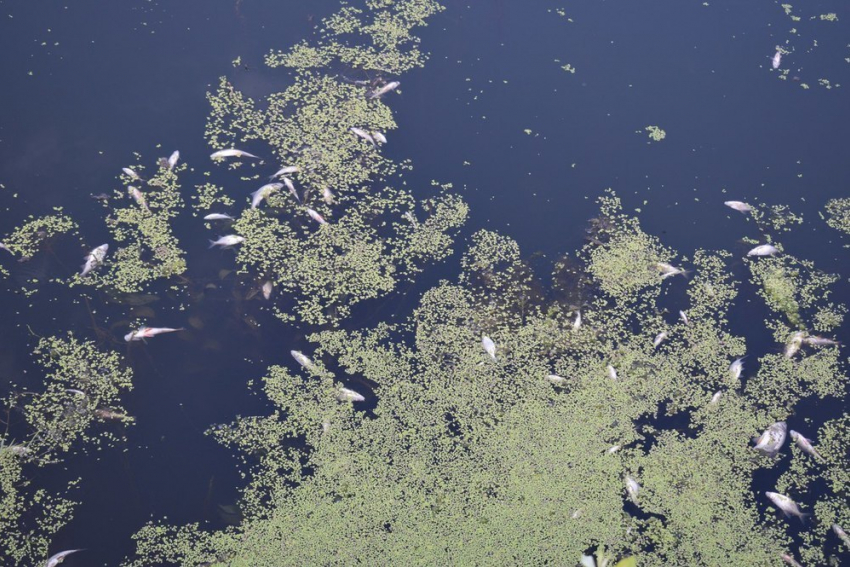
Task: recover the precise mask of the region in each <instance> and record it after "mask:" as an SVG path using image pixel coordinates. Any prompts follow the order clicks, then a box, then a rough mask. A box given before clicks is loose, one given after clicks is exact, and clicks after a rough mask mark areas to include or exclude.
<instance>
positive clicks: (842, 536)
mask: <svg viewBox="0 0 850 567" xmlns="http://www.w3.org/2000/svg"><path fill="white" fill-rule="evenodd" d="M832 531H833V532H835V535H837V536H838V539H840V540H841V541H842V542H844V545H846V546H847V549H850V536H848V535H847V532H845V531H844V530H842V529H841V526H839V525H838V524H832Z"/></svg>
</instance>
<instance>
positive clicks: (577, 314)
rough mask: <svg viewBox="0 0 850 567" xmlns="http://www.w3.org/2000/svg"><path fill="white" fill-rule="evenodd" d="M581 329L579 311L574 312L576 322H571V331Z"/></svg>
mask: <svg viewBox="0 0 850 567" xmlns="http://www.w3.org/2000/svg"><path fill="white" fill-rule="evenodd" d="M580 328H581V311H576V320H575V321H573V330H576V331H577V330H579V329H580Z"/></svg>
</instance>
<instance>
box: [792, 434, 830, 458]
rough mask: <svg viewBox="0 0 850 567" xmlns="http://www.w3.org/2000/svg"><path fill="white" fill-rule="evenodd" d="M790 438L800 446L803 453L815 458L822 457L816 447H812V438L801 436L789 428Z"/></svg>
mask: <svg viewBox="0 0 850 567" xmlns="http://www.w3.org/2000/svg"><path fill="white" fill-rule="evenodd" d="M791 439H793V440H794V442H795V443H796V444H797V446H798V447H799V448H800V450H801V451H803V452H804V453H808V454H809V455H811V456H812V457H814V458H816V459H823V457H821V454H820V453H818V452H817V449H815V448H814V447H812V440H811V439H807V438H805V437H803V436H802V435H800V434H799V433H797V432H796V431H794V430H793V429H792V430H791Z"/></svg>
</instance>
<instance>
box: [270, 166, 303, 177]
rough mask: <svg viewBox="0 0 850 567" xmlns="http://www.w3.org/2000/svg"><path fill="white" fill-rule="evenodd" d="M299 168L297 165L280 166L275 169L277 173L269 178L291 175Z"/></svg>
mask: <svg viewBox="0 0 850 567" xmlns="http://www.w3.org/2000/svg"><path fill="white" fill-rule="evenodd" d="M299 171H301V169H300V168H299V167H298V166H297V165H287V166H286V167H282V168H280V169H279V170H277V173H275V174H274V175H272V176H271V177H270V179H274V178H275V177H280V176H281V175H291V174H293V173H298V172H299Z"/></svg>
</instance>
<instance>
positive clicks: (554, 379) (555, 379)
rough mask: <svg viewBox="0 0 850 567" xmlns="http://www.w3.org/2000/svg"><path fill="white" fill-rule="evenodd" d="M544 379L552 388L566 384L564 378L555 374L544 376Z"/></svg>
mask: <svg viewBox="0 0 850 567" xmlns="http://www.w3.org/2000/svg"><path fill="white" fill-rule="evenodd" d="M546 379H547V380H548V381H549V383H550V384H552V385H553V386H563V385H564V384H566V383H567V379H566V378H564V377H563V376H558V375H557V374H549V375H548V376H546Z"/></svg>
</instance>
